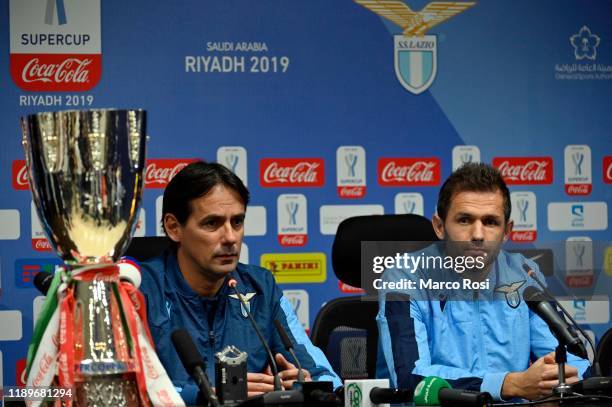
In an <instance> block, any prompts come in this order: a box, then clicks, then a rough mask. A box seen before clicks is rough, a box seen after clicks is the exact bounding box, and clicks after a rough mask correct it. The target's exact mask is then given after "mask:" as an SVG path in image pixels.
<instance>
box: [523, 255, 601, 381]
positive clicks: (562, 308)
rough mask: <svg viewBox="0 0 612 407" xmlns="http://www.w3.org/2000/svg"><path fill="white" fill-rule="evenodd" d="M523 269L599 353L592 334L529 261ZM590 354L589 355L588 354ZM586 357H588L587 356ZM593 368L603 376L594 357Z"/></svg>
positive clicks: (597, 374)
mask: <svg viewBox="0 0 612 407" xmlns="http://www.w3.org/2000/svg"><path fill="white" fill-rule="evenodd" d="M523 270H524V271H525V273H527V275H528V276H529V277H531V278H532V279H533V281H535V282H536V283H537V284H538V285H539V286H540V288H541V289H542V291H544V293H545V294H546V295H547V296H548V298H549V300H550V301H552V302H554V303H555V305H556V306H557V307H558V308H559V309H560V310H561V311H562V312H563V314H564V315H565V316H566V317H567V319H569V320H570V322H571V323H572V325H573V326H574V328H576V329H577V330H578V331H580V333H581V334H582V336H584V338H585V339H586V340H587V342H588V343H589V346H590V347H591V349H592V350H593V355H596V354H597V351H596V350H595V344H594V343H593V340H592V339H591V337H590V336H588V335H587V334H586V332H584V330H583V329H582V328H581V327H580V325H578V323H577V322H576V320H575V319H574V318H573V317H572V315H571V314H570V313H569V312H567V310H566V309H565V308H564V307H563V305H561V303H560V302H559V301H557V299H556V298H555V296H554V295H552V293H551V292H550V290H549V289H548V288H547V287H546V286H545V285H544V283H542V281H540V279H539V278H538V276H537V275H536V272H535V271H534V270H533V269H532V268H531V267H529V265H528V264H527V263H523ZM587 356H588V355H587ZM585 359H588V357H587V358H585ZM593 370H594V374H595V376H601V369H600V367H599V363H598V362H597V360H595V359H593Z"/></svg>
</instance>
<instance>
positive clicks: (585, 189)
mask: <svg viewBox="0 0 612 407" xmlns="http://www.w3.org/2000/svg"><path fill="white" fill-rule="evenodd" d="M592 189H593V185H592V184H565V193H566V194H568V195H589V194H590V193H591V191H592Z"/></svg>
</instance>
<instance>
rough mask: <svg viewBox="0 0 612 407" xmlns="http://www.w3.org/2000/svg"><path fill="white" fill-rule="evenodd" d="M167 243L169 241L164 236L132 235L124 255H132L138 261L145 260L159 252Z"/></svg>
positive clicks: (168, 243)
mask: <svg viewBox="0 0 612 407" xmlns="http://www.w3.org/2000/svg"><path fill="white" fill-rule="evenodd" d="M169 245H170V242H169V241H168V238H167V237H165V236H146V237H134V238H132V241H131V242H130V245H129V246H128V248H127V250H126V251H125V255H126V256H130V257H133V258H134V259H136V260H137V261H139V262H140V261H145V260H148V259H150V258H151V257H155V256H157V255H158V254H161V252H163V251H164V250H165V249H166V248H167V247H168V246H169Z"/></svg>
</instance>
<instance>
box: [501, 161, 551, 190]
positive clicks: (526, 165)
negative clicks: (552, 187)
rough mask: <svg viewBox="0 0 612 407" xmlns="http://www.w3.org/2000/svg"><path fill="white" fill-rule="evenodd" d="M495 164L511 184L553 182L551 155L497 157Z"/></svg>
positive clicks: (507, 182) (505, 179)
mask: <svg viewBox="0 0 612 407" xmlns="http://www.w3.org/2000/svg"><path fill="white" fill-rule="evenodd" d="M493 166H494V167H496V168H497V169H498V170H499V172H500V173H501V175H502V177H504V181H505V182H506V184H509V185H520V184H529V185H544V184H552V180H553V161H552V158H550V157H496V158H494V159H493Z"/></svg>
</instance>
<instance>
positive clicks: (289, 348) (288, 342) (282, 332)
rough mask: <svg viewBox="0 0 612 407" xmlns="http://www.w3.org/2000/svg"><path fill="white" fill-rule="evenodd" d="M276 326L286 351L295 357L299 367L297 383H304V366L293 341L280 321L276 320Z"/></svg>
mask: <svg viewBox="0 0 612 407" xmlns="http://www.w3.org/2000/svg"><path fill="white" fill-rule="evenodd" d="M274 326H275V327H276V331H277V332H278V335H279V336H280V338H281V341H282V342H283V345H284V346H285V349H287V352H289V353H290V354H291V357H293V360H294V361H295V364H296V365H297V367H298V377H297V381H298V382H299V383H302V382H304V372H303V371H302V364H301V363H300V360H299V359H298V357H297V355H296V354H295V352H294V350H293V344H292V343H291V339H289V335H287V332H286V331H285V328H283V325H282V324H281V323H280V321H279V320H277V319H275V320H274Z"/></svg>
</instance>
